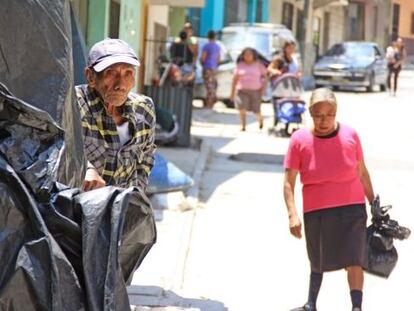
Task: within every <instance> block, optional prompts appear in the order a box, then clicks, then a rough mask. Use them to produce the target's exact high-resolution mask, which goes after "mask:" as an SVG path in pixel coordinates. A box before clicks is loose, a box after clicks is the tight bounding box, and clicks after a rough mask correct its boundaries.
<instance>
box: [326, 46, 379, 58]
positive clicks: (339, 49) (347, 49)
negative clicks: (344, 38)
mask: <svg viewBox="0 0 414 311" xmlns="http://www.w3.org/2000/svg"><path fill="white" fill-rule="evenodd" d="M326 55H327V56H346V57H373V56H374V49H373V46H372V45H369V44H346V45H345V44H335V45H334V46H333V47H332V48H331V49H330V50H329V51H328V52H327V53H326Z"/></svg>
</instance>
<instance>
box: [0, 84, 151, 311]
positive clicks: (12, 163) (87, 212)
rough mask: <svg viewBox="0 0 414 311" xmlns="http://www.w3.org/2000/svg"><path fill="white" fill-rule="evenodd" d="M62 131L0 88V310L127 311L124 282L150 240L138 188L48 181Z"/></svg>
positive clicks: (54, 169)
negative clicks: (77, 185)
mask: <svg viewBox="0 0 414 311" xmlns="http://www.w3.org/2000/svg"><path fill="white" fill-rule="evenodd" d="M62 146H63V131H62V129H60V128H59V126H58V125H57V124H56V123H55V122H54V121H53V120H52V118H51V117H50V116H49V115H48V114H47V113H46V112H44V111H41V110H39V109H37V108H35V107H33V106H30V105H28V104H26V103H24V102H23V101H21V100H19V99H17V98H15V97H14V96H13V95H12V94H10V93H9V92H8V91H7V90H6V89H5V88H4V86H1V85H0V262H1V265H0V309H1V310H56V311H58V310H59V311H60V310H96V311H98V310H129V301H128V296H127V293H126V284H128V283H129V282H130V280H131V278H132V274H133V272H134V271H135V270H136V268H138V266H139V264H140V263H141V262H142V260H143V258H144V257H145V255H146V254H147V252H148V251H149V249H150V248H151V246H152V245H153V244H154V242H155V238H156V230H155V222H154V218H153V214H152V209H151V207H150V202H149V201H148V198H147V197H146V196H145V194H144V193H142V192H141V190H139V189H137V188H134V187H132V188H129V189H126V190H124V189H121V188H116V187H105V188H101V189H97V190H94V191H89V192H82V191H81V190H79V189H76V188H69V187H67V186H64V185H62V184H60V183H56V182H55V178H56V176H57V175H58V167H59V164H60V160H61V157H62Z"/></svg>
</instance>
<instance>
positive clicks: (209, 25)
mask: <svg viewBox="0 0 414 311" xmlns="http://www.w3.org/2000/svg"><path fill="white" fill-rule="evenodd" d="M224 4H225V1H222V0H221V1H217V0H206V5H205V6H204V8H203V9H201V14H200V36H202V37H205V36H207V32H208V31H209V30H210V29H212V30H215V31H217V30H220V29H221V28H223V26H224Z"/></svg>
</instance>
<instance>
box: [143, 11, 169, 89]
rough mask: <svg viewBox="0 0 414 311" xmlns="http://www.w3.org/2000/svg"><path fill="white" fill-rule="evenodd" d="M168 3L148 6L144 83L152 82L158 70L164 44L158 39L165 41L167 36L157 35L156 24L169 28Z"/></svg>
mask: <svg viewBox="0 0 414 311" xmlns="http://www.w3.org/2000/svg"><path fill="white" fill-rule="evenodd" d="M168 16H169V6H168V5H150V6H149V7H148V21H147V34H146V36H145V40H146V42H145V45H146V53H145V66H146V67H145V77H144V84H145V85H148V84H151V80H152V78H154V73H155V72H156V71H157V68H156V66H157V58H158V56H159V53H158V50H159V45H160V44H163V43H160V42H156V41H163V40H166V38H157V36H156V35H155V25H156V24H159V25H162V26H165V27H166V28H167V29H168V22H169V21H168Z"/></svg>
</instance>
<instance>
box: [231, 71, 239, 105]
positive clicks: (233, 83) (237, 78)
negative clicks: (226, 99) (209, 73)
mask: <svg viewBox="0 0 414 311" xmlns="http://www.w3.org/2000/svg"><path fill="white" fill-rule="evenodd" d="M238 81H239V75H238V74H237V73H234V76H233V81H232V83H231V94H230V99H231V100H234V98H235V96H236V85H237V82H238Z"/></svg>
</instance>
